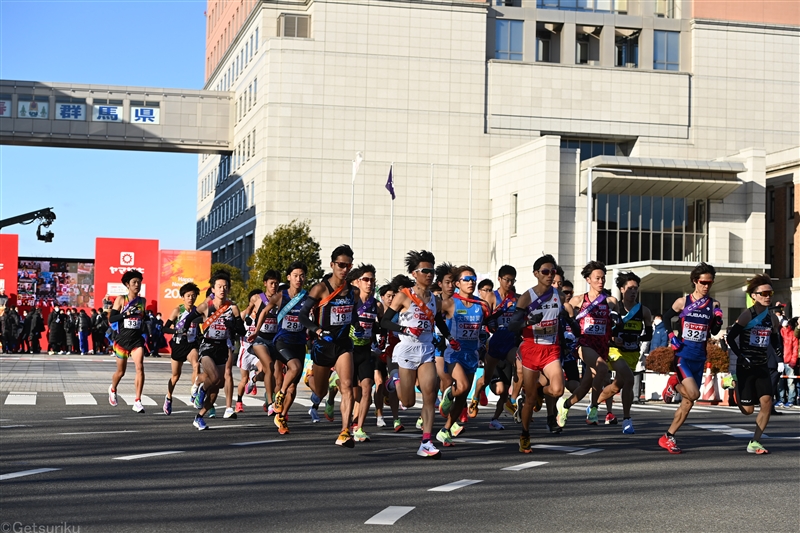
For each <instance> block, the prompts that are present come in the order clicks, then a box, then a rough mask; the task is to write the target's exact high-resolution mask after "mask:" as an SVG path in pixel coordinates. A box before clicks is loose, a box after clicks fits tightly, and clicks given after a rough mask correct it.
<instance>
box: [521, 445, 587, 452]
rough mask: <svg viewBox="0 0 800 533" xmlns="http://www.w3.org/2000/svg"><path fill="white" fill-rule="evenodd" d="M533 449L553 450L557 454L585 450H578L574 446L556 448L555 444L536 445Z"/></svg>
mask: <svg viewBox="0 0 800 533" xmlns="http://www.w3.org/2000/svg"><path fill="white" fill-rule="evenodd" d="M532 448H539V449H540V450H553V451H556V452H577V451H578V450H582V449H583V448H576V447H574V446H556V445H555V444H535V445H534V446H532Z"/></svg>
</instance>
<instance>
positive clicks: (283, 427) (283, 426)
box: [272, 415, 289, 435]
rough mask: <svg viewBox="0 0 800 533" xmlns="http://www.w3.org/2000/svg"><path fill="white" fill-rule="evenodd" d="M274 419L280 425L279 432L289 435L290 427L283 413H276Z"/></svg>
mask: <svg viewBox="0 0 800 533" xmlns="http://www.w3.org/2000/svg"><path fill="white" fill-rule="evenodd" d="M272 420H273V422H275V425H276V426H278V433H280V434H281V435H287V434H288V433H289V428H288V427H287V426H286V419H285V418H283V417H282V416H281V415H275V418H273V419H272Z"/></svg>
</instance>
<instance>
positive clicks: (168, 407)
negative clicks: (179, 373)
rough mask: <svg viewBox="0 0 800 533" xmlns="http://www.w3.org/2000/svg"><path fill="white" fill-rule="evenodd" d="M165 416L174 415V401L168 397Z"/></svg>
mask: <svg viewBox="0 0 800 533" xmlns="http://www.w3.org/2000/svg"><path fill="white" fill-rule="evenodd" d="M164 414H165V415H171V414H172V399H171V398H169V397H168V396H164Z"/></svg>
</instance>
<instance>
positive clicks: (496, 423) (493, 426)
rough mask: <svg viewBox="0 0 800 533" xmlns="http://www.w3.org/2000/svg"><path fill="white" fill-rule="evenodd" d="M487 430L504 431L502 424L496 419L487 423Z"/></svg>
mask: <svg viewBox="0 0 800 533" xmlns="http://www.w3.org/2000/svg"><path fill="white" fill-rule="evenodd" d="M489 429H497V430H500V429H506V428H505V427H504V426H503V424H501V423H500V421H499V420H497V419H496V418H492V420H491V421H490V422H489Z"/></svg>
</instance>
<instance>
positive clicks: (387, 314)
mask: <svg viewBox="0 0 800 533" xmlns="http://www.w3.org/2000/svg"><path fill="white" fill-rule="evenodd" d="M396 314H397V311H395V310H394V309H392V308H391V307H390V308H388V309H387V310H386V311H384V313H383V318H382V319H381V327H382V328H383V329H385V330H386V331H394V332H396V333H400V332H402V331H403V326H401V325H400V324H398V323H397V322H392V319H393V318H394V316H395V315H396Z"/></svg>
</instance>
